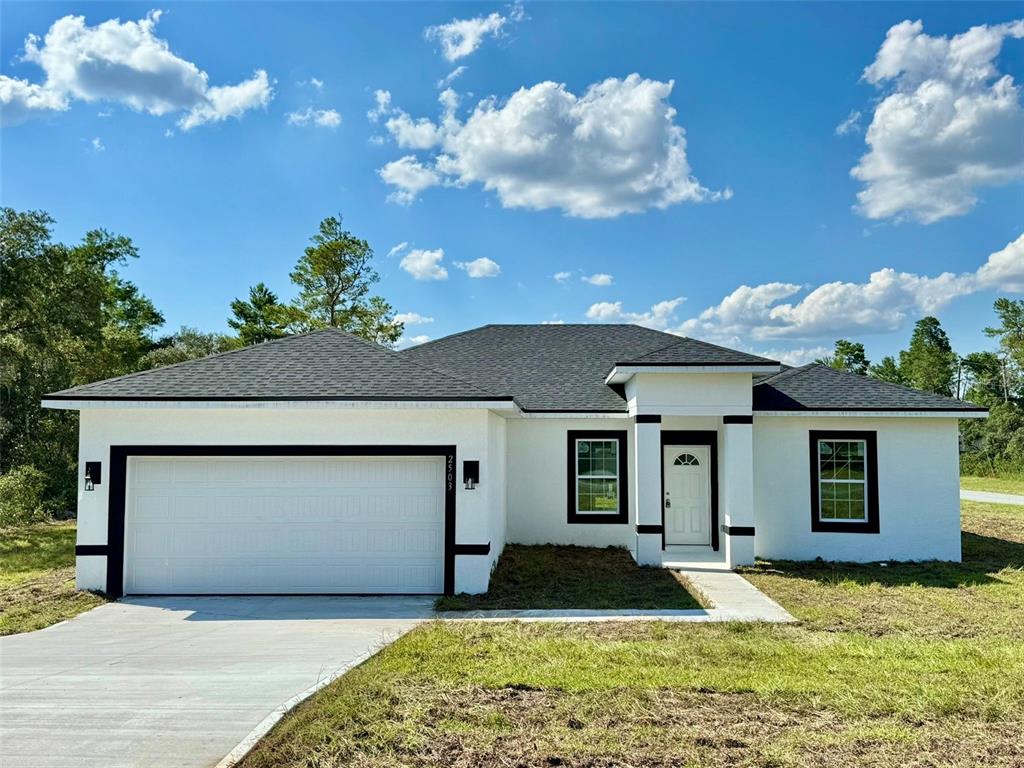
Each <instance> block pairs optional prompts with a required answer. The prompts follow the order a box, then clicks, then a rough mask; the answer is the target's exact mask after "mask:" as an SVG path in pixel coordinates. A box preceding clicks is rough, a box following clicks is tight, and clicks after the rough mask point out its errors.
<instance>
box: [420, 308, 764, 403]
mask: <svg viewBox="0 0 1024 768" xmlns="http://www.w3.org/2000/svg"><path fill="white" fill-rule="evenodd" d="M659 353H660V357H653V358H651V360H650V361H649V363H648V364H652V365H655V364H659V363H660V364H663V365H664V364H666V363H673V364H677V365H687V364H689V365H707V364H714V363H723V364H727V365H728V364H737V363H739V362H746V363H753V364H758V363H771V362H773V361H770V360H766V359H764V358H760V357H755V356H754V355H746V354H745V353H743V352H736V351H735V350H731V349H725V348H723V347H716V346H714V345H713V344H706V343H704V342H700V341H696V340H694V339H681V338H679V337H678V336H673V335H671V334H668V333H662V332H661V331H653V330H650V329H649V328H642V327H640V326H638V325H485V326H484V327H483V328H476V329H474V330H472V331H465V332H464V333H457V334H455V335H453V336H446V337H445V338H443V339H438V340H437V341H431V342H428V343H426V344H422V345H420V346H418V347H413V348H411V349H408V350H405V351H404V352H402V353H401V354H402V356H403V357H409V358H412V359H414V360H416V361H418V362H421V363H423V364H424V365H428V366H430V367H431V368H437V369H439V370H442V371H446V372H448V373H452V374H456V373H457V374H458V375H460V376H463V377H465V378H469V379H471V380H472V381H475V382H477V383H478V384H480V385H481V386H486V387H487V388H493V389H498V390H501V391H504V392H510V393H511V394H513V395H515V398H516V402H518V403H519V405H520V406H521V407H522V408H523V409H524V410H528V411H624V410H625V409H626V403H625V400H624V399H623V398H622V396H621V394H619V393H618V392H616V391H615V390H614V389H612V388H611V387H609V386H608V385H606V384H605V383H604V381H605V376H606V375H607V374H608V371H609V370H611V368H612V366H613V365H615V364H616V363H617V362H619V361H624V360H626V361H634V362H636V363H638V364H641V365H642V364H645V362H647V361H645V357H646V356H649V355H658V354H659Z"/></svg>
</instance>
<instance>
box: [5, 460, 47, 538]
mask: <svg viewBox="0 0 1024 768" xmlns="http://www.w3.org/2000/svg"><path fill="white" fill-rule="evenodd" d="M45 491H46V475H44V474H43V473H42V472H40V471H39V470H38V469H36V468H35V467H31V466H29V465H27V464H23V465H22V466H20V467H14V468H13V469H12V470H11V471H10V472H7V473H5V474H3V475H0V526H8V525H22V524H24V523H35V522H41V521H43V520H47V519H49V513H48V512H47V510H46V506H45V504H44V503H43V498H44V494H45Z"/></svg>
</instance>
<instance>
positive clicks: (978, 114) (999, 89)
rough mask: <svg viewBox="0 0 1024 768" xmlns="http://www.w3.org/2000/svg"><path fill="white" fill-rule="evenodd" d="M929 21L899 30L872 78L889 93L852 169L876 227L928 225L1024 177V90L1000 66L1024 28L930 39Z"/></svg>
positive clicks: (867, 75)
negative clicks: (886, 222)
mask: <svg viewBox="0 0 1024 768" xmlns="http://www.w3.org/2000/svg"><path fill="white" fill-rule="evenodd" d="M923 29H924V26H923V24H922V23H921V22H920V21H914V22H912V21H903V22H901V23H899V24H896V25H895V26H893V27H891V28H890V29H889V31H888V33H887V34H886V38H885V42H884V43H883V44H882V46H881V48H880V49H879V50H878V53H877V55H876V57H875V60H874V62H873V63H872V64H871V65H870V66H868V67H867V68H866V69H865V70H864V79H865V80H866V81H867V82H869V83H871V84H872V85H875V86H877V87H878V88H879V89H881V90H882V92H883V93H884V96H883V98H881V100H880V101H878V103H877V104H876V106H875V110H874V116H873V118H872V120H871V125H870V126H869V127H868V130H867V134H866V137H865V140H866V142H867V145H868V151H867V153H866V154H865V155H863V156H862V157H861V158H860V161H859V162H858V163H857V165H856V166H855V167H854V168H853V170H852V171H851V175H852V176H853V177H854V178H856V179H858V180H860V181H862V182H864V185H865V186H864V189H862V190H861V191H860V192H859V193H858V194H857V199H858V209H859V210H860V212H861V213H862V214H863V215H864V216H867V217H868V218H871V219H883V218H889V217H896V218H906V217H910V218H914V219H916V220H917V221H920V222H922V223H925V224H928V223H931V222H934V221H938V220H939V219H943V218H946V217H948V216H959V215H963V214H965V213H967V212H968V211H969V210H971V209H972V208H973V207H974V205H975V204H976V202H977V197H976V192H977V190H978V189H979V188H981V187H987V186H998V185H1002V184H1007V183H1009V182H1011V181H1014V180H1017V179H1021V178H1024V141H1021V136H1024V106H1022V104H1021V98H1020V87H1019V86H1017V85H1016V84H1015V83H1014V80H1013V78H1012V77H1011V76H1010V75H1007V74H1001V73H1000V72H999V70H998V69H997V68H996V64H995V62H996V58H997V57H998V55H999V52H1000V49H1001V48H1002V44H1003V41H1004V40H1005V39H1006V38H1017V39H1019V38H1022V37H1024V21H1014V22H1011V23H1007V24H995V25H991V26H988V25H980V26H976V27H972V28H971V29H969V30H968V31H967V32H964V33H962V34H959V35H955V36H954V37H952V38H949V37H944V36H943V37H931V36H930V35H927V34H925V33H924V31H923Z"/></svg>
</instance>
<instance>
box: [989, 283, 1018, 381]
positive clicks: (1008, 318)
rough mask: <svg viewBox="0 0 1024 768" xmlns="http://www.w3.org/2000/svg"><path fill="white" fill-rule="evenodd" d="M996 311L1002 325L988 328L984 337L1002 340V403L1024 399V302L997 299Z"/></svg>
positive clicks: (999, 356) (1000, 349)
mask: <svg viewBox="0 0 1024 768" xmlns="http://www.w3.org/2000/svg"><path fill="white" fill-rule="evenodd" d="M993 309H995V311H996V315H997V316H998V317H999V321H1000V325H999V326H998V327H994V328H986V329H985V335H986V336H989V337H991V338H995V339H999V355H998V356H997V358H998V360H999V367H1000V368H999V378H1000V384H1001V386H1002V390H1003V400H1009V399H1010V398H1011V397H1021V396H1024V392H1022V389H1024V299H1021V300H1018V301H1012V300H1010V299H1006V298H999V299H996V300H995V303H994V304H993Z"/></svg>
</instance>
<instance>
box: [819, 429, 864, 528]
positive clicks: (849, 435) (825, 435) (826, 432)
mask: <svg viewBox="0 0 1024 768" xmlns="http://www.w3.org/2000/svg"><path fill="white" fill-rule="evenodd" d="M829 439H835V440H863V441H864V443H865V446H866V448H867V457H866V460H867V466H866V470H867V486H868V487H867V505H868V510H867V511H868V519H867V520H866V521H864V522H863V523H843V522H836V521H833V520H821V519H820V518H819V517H818V506H819V504H820V498H819V494H820V493H821V490H820V489H821V484H820V483H819V482H818V441H819V440H829ZM807 442H808V447H809V449H810V459H811V471H810V476H811V531H813V532H814V533H878V532H879V530H880V527H879V520H878V433H877V432H872V431H861V430H852V429H812V430H809V431H808V440H807Z"/></svg>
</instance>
